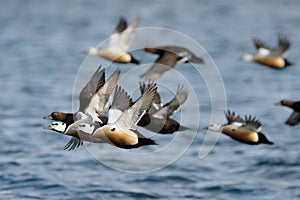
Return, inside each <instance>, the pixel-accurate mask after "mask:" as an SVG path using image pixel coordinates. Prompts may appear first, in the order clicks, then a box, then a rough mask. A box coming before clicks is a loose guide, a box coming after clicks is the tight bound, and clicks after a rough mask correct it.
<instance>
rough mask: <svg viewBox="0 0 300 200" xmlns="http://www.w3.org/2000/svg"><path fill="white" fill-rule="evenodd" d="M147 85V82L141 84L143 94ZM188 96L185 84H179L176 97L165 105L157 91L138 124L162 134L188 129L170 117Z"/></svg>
mask: <svg viewBox="0 0 300 200" xmlns="http://www.w3.org/2000/svg"><path fill="white" fill-rule="evenodd" d="M147 87H148V85H146V84H140V90H141V93H142V94H143V93H144V92H145V89H146V88H147ZM187 98H188V92H187V91H186V90H185V89H184V88H183V86H178V88H177V92H176V95H175V96H174V98H173V99H172V100H171V101H169V102H168V103H166V104H165V105H162V103H161V100H160V95H159V93H158V92H156V93H155V96H154V100H153V101H152V104H151V106H150V108H149V110H148V112H147V113H146V114H145V115H144V116H143V117H142V119H141V120H140V121H139V122H138V125H139V126H142V127H144V128H146V129H148V130H150V131H152V132H156V133H161V134H172V133H174V132H176V131H184V130H187V129H188V128H186V127H184V126H181V125H180V123H179V122H177V121H175V120H174V119H171V118H170V116H171V115H173V114H174V113H175V112H176V111H177V110H178V109H179V107H180V106H181V105H182V104H183V103H184V102H185V101H186V99H187Z"/></svg>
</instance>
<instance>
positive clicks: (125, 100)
mask: <svg viewBox="0 0 300 200" xmlns="http://www.w3.org/2000/svg"><path fill="white" fill-rule="evenodd" d="M132 104H133V103H132V99H131V97H130V95H129V94H128V93H127V92H126V91H125V90H124V89H123V88H122V87H121V86H118V85H117V86H116V89H115V94H114V98H113V101H112V104H111V108H112V109H118V110H121V111H125V110H126V109H127V108H128V107H129V106H131V105H132Z"/></svg>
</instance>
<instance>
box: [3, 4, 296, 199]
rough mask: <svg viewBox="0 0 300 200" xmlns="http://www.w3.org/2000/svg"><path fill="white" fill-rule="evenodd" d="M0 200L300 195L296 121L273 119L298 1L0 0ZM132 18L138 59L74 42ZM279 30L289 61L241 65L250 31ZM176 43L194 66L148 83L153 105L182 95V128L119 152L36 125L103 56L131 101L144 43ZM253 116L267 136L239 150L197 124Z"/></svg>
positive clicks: (267, 37)
mask: <svg viewBox="0 0 300 200" xmlns="http://www.w3.org/2000/svg"><path fill="white" fill-rule="evenodd" d="M0 5H1V6H0V10H1V12H0V22H1V23H0V24H1V28H0V41H1V45H0V50H1V54H0V58H1V59H0V77H1V84H0V92H1V97H0V110H1V112H0V146H1V147H0V152H1V153H0V183H1V184H0V199H72V200H73V199H112V198H118V199H138V198H140V199H222V200H223V199H299V198H300V188H299V185H300V162H299V161H300V154H299V152H300V151H299V150H300V147H299V142H300V135H299V131H300V126H295V127H288V126H286V125H285V124H284V121H285V120H286V119H287V117H288V116H289V114H290V113H291V110H289V109H288V108H283V107H279V106H278V107H276V106H274V105H273V103H274V102H277V101H279V100H281V99H292V100H299V98H300V96H299V94H298V91H299V89H300V84H299V74H300V68H299V49H300V46H299V44H300V38H299V34H300V14H299V8H300V2H299V1H296V0H291V1H287V2H285V1H279V0H275V1H272V2H271V1H258V0H251V1H237V0H233V1H228V2H226V3H225V2H221V1H196V0H194V1H188V2H187V1H179V0H178V1H177V0H176V1H151V2H150V1H149V2H146V1H114V0H112V1H92V0H88V1H79V0H78V1H77V0H75V1H56V0H54V1H47V2H45V1H37V0H27V1H21V0H19V1H18V0H15V1H1V2H0ZM137 15H140V16H141V17H142V20H141V23H140V25H139V27H140V29H139V30H138V31H137V34H136V38H135V40H134V42H133V46H132V50H133V51H132V54H134V55H135V56H136V57H137V58H138V59H140V60H141V63H142V65H140V66H136V65H133V64H127V65H124V64H120V65H116V64H112V65H110V63H109V62H107V61H105V60H103V59H101V58H96V57H88V58H86V55H85V54H83V53H82V50H84V49H85V48H87V47H89V46H96V45H98V44H100V45H101V44H102V42H104V41H105V40H107V39H108V37H109V35H110V33H111V32H112V30H113V29H114V27H115V25H116V23H117V21H118V18H119V16H125V17H126V18H127V19H128V20H129V21H130V22H131V21H132V20H133V19H134V17H135V16H137ZM279 33H282V34H285V35H286V36H287V37H288V38H289V39H290V41H291V43H292V46H291V50H290V52H289V56H288V59H289V60H290V61H291V62H293V63H295V64H294V65H293V66H291V67H289V68H286V69H284V70H272V69H269V68H266V67H262V66H259V65H256V64H251V63H243V62H241V61H240V60H239V57H240V56H241V55H242V54H243V53H252V52H254V46H253V44H252V42H251V38H252V37H254V36H257V37H259V38H261V39H263V40H264V41H266V43H269V44H270V45H272V46H275V45H276V44H277V36H278V34H279ZM160 44H178V45H184V46H188V47H189V48H191V49H192V50H193V51H194V52H195V54H197V55H199V56H202V57H203V58H204V60H205V62H206V63H205V65H194V66H193V65H191V64H183V65H181V66H177V67H176V70H174V71H172V72H169V75H168V76H167V75H166V76H165V77H163V78H162V79H161V80H159V82H158V84H159V90H160V92H161V95H162V101H163V102H167V101H168V100H170V99H171V98H172V94H173V93H174V91H176V88H177V86H178V84H183V85H184V86H185V87H186V88H188V90H189V94H190V95H189V99H188V101H187V102H186V103H185V104H184V106H183V107H182V109H181V111H180V112H179V113H177V114H176V115H174V119H176V120H179V121H181V122H182V124H183V125H185V126H188V127H189V128H190V129H189V130H188V131H184V132H178V133H175V134H173V135H156V134H153V133H151V132H149V131H146V130H144V129H142V128H140V129H139V130H140V131H141V132H142V133H143V134H145V135H147V136H149V137H153V138H154V139H155V140H156V142H157V143H158V144H159V145H156V146H153V147H142V148H139V149H134V150H120V149H117V148H115V147H112V146H109V145H105V144H85V145H84V146H82V147H80V148H78V149H76V150H75V151H70V152H68V151H64V150H63V146H64V145H65V144H66V143H67V141H68V140H69V138H68V137H67V136H64V135H61V134H57V133H55V132H51V131H46V130H43V128H42V127H43V126H45V125H47V124H49V123H50V122H49V121H47V120H44V119H42V117H43V116H45V115H48V114H49V113H50V112H52V111H65V112H71V111H72V110H74V109H76V104H77V103H78V102H77V101H76V100H77V94H78V91H79V90H80V89H81V88H82V87H83V84H84V83H85V81H86V80H87V79H88V78H89V76H90V74H91V73H93V72H94V70H95V69H96V68H97V67H98V66H99V65H100V64H102V65H103V66H107V67H108V68H107V72H108V75H109V74H111V73H112V72H113V70H115V69H116V68H117V67H120V69H121V70H122V76H121V80H120V84H121V85H122V86H123V87H124V88H126V89H127V90H128V91H130V93H132V94H133V96H134V98H137V96H138V92H137V91H136V89H137V86H138V80H139V76H138V75H139V74H141V73H142V72H144V71H145V70H146V69H147V67H148V66H150V65H151V62H153V61H154V60H155V59H156V56H155V55H151V54H147V53H145V52H143V51H141V50H139V49H140V48H143V47H144V46H146V45H160ZM224 109H230V110H233V111H236V113H238V114H241V115H242V116H243V115H245V114H251V115H253V116H256V117H257V118H258V119H259V120H260V121H261V122H262V124H263V129H262V131H263V132H264V133H265V134H266V135H267V137H268V138H269V139H270V140H271V141H273V142H274V143H275V144H274V145H272V146H268V145H258V146H249V145H245V144H241V143H238V142H236V141H233V140H232V139H230V138H229V137H226V136H224V135H220V134H219V133H212V132H206V131H205V130H203V128H204V127H206V126H208V125H209V123H211V122H218V123H220V122H223V120H224V116H223V110H224Z"/></svg>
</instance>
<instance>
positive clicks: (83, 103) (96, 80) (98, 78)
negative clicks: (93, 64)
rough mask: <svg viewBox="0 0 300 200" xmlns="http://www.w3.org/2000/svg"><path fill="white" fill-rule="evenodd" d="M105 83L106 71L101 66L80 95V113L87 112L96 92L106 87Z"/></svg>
mask: <svg viewBox="0 0 300 200" xmlns="http://www.w3.org/2000/svg"><path fill="white" fill-rule="evenodd" d="M104 83H105V71H104V69H101V65H100V66H99V67H98V69H97V70H96V72H95V73H94V74H93V76H92V77H91V79H90V80H89V81H88V82H87V84H86V85H85V87H84V88H83V89H82V90H81V92H80V94H79V111H82V112H84V111H85V110H86V108H87V107H88V105H89V103H90V100H91V98H92V97H93V95H94V94H95V92H96V91H97V90H99V88H101V87H102V86H103V85H104Z"/></svg>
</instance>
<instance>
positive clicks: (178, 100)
mask: <svg viewBox="0 0 300 200" xmlns="http://www.w3.org/2000/svg"><path fill="white" fill-rule="evenodd" d="M187 98H188V91H187V90H185V89H184V87H183V86H182V85H179V86H178V89H177V92H176V95H175V97H174V98H173V99H172V100H171V101H170V102H168V103H166V104H165V105H164V106H163V108H162V110H163V109H166V114H167V116H165V117H170V116H171V115H172V114H174V113H175V112H176V111H177V110H178V108H179V107H180V106H181V105H182V104H183V103H184V102H185V101H186V100H187Z"/></svg>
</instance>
